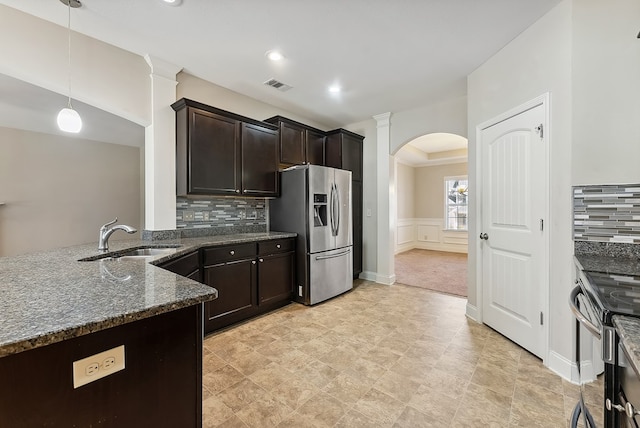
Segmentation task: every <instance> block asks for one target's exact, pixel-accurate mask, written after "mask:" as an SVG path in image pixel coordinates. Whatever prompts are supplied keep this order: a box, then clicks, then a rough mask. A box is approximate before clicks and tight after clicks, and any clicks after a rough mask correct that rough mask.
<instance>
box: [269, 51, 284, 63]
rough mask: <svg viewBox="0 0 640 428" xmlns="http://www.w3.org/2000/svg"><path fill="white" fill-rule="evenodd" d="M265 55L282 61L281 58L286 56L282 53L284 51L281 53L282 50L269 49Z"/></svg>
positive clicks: (273, 59)
mask: <svg viewBox="0 0 640 428" xmlns="http://www.w3.org/2000/svg"><path fill="white" fill-rule="evenodd" d="M265 55H266V56H267V58H269V59H270V60H271V61H280V60H282V59H283V58H284V55H282V53H280V52H278V51H276V50H271V51H267V53H265Z"/></svg>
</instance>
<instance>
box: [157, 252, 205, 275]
mask: <svg viewBox="0 0 640 428" xmlns="http://www.w3.org/2000/svg"><path fill="white" fill-rule="evenodd" d="M198 254H199V253H198V251H194V252H193V253H190V254H187V255H184V256H182V257H180V258H177V259H174V260H170V261H168V262H165V263H162V264H159V265H158V267H161V268H162V269H166V270H168V271H170V272H173V273H175V274H178V275H182V276H186V277H187V278H191V276H190V275H192V274H193V272H194V271H198V270H199V268H200V260H199V256H198ZM196 281H199V279H196Z"/></svg>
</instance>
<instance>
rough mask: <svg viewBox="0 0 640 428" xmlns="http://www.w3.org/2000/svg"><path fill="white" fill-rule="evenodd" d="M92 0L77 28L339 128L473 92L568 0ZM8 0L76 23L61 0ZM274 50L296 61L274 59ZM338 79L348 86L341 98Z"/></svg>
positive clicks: (78, 13) (77, 17) (77, 15)
mask: <svg viewBox="0 0 640 428" xmlns="http://www.w3.org/2000/svg"><path fill="white" fill-rule="evenodd" d="M82 2H83V6H82V7H81V8H80V9H74V10H73V11H72V28H73V29H74V31H79V32H81V33H84V34H86V35H88V36H91V37H94V38H97V39H100V40H103V41H105V42H107V43H110V44H113V45H116V46H119V47H121V48H123V49H126V50H129V51H131V52H134V53H137V54H139V55H144V54H151V55H153V56H156V57H159V58H162V59H164V60H166V61H169V62H172V63H174V64H176V65H178V66H181V67H183V68H184V70H185V71H186V72H188V73H190V74H193V75H195V76H198V77H200V78H203V79H205V80H208V81H211V82H213V83H216V84H218V85H220V86H223V87H226V88H228V89H231V90H234V91H236V92H239V93H241V94H245V95H248V96H250V97H253V98H256V99H258V100H261V101H264V102H266V103H269V104H272V105H274V106H277V107H280V108H282V109H285V110H288V111H291V112H295V113H297V114H299V115H301V116H304V117H308V118H309V119H312V120H314V121H317V122H319V123H324V124H326V125H327V126H328V127H339V126H344V125H347V124H350V123H354V122H358V121H361V120H365V119H369V118H371V116H372V115H375V114H379V113H384V112H388V111H391V112H398V111H403V110H407V109H410V108H413V107H417V106H420V105H425V104H430V103H434V102H437V101H439V100H442V99H446V98H450V97H455V96H461V95H465V93H466V76H467V75H468V74H469V73H471V72H472V71H473V70H474V69H475V68H477V67H478V66H479V65H481V64H482V63H483V62H484V61H485V60H486V59H487V58H489V57H490V56H491V55H493V54H494V53H495V52H497V51H498V50H499V49H501V48H502V47H503V46H505V45H506V44H507V43H508V42H509V41H511V40H512V39H513V38H514V37H515V36H517V35H518V34H519V33H520V32H522V31H523V30H524V29H525V28H527V27H528V26H529V25H531V24H532V23H533V22H534V21H536V20H537V19H538V18H540V17H541V16H542V15H543V14H544V13H546V12H547V11H548V10H550V9H551V8H552V7H553V6H555V5H556V4H558V3H559V2H560V0H483V1H479V0H398V1H392V0H269V1H266V0H183V2H182V5H181V6H179V7H170V6H168V5H166V4H164V3H163V2H161V1H160V0H108V1H105V0H82ZM0 3H1V4H4V5H7V6H10V7H13V8H15V9H18V10H21V11H24V12H26V13H29V14H31V15H35V16H37V17H40V18H42V19H45V20H48V21H51V22H54V23H57V24H59V25H62V26H66V19H67V9H66V7H65V6H64V5H62V3H61V2H60V1H59V0H28V1H25V0H0ZM269 49H279V50H281V51H282V53H283V54H284V55H285V56H286V58H285V60H284V61H281V62H280V63H273V62H269V61H268V60H267V59H266V58H265V55H264V54H265V52H266V51H267V50H269ZM270 78H275V79H278V80H280V81H282V82H284V83H286V84H289V85H291V86H293V89H291V90H289V91H287V92H279V91H277V90H275V89H273V88H271V87H267V86H264V85H263V82H264V81H266V80H268V79H270ZM336 83H337V84H339V85H341V86H342V88H343V92H342V93H341V94H340V95H331V94H329V93H328V92H327V87H328V86H329V85H330V84H336ZM0 89H2V90H6V87H2V88H0ZM0 96H1V97H2V99H4V98H5V97H4V94H3V93H0Z"/></svg>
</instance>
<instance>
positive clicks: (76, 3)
mask: <svg viewBox="0 0 640 428" xmlns="http://www.w3.org/2000/svg"><path fill="white" fill-rule="evenodd" d="M60 1H61V2H62V3H63V4H65V5H67V8H68V12H69V13H68V19H67V35H68V39H67V40H68V44H67V46H68V48H69V51H68V58H69V101H68V102H67V107H65V108H63V109H62V110H60V113H58V127H59V128H60V130H61V131H65V132H72V133H74V134H77V133H78V132H80V130H81V129H82V119H81V118H80V115H79V114H78V112H77V111H75V110H74V109H73V107H72V106H71V8H72V7H73V8H78V7H80V6H82V3H80V0H60Z"/></svg>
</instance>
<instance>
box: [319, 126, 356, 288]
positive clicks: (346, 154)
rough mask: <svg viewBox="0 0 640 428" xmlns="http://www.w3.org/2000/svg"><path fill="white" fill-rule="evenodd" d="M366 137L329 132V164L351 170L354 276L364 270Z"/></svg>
mask: <svg viewBox="0 0 640 428" xmlns="http://www.w3.org/2000/svg"><path fill="white" fill-rule="evenodd" d="M363 142H364V137H363V136H361V135H358V134H355V133H353V132H350V131H347V130H346V129H336V130H335V131H329V132H327V144H326V152H325V154H326V157H325V159H326V162H327V166H331V167H334V168H340V169H347V170H349V171H351V189H352V192H353V193H352V197H351V204H352V207H353V277H354V278H357V277H358V276H359V275H360V273H361V272H362V222H363V218H362V214H363V205H362V204H363V202H362V201H363V194H362V191H363V190H362V189H363V186H362V184H363V183H362V148H363V147H362V146H363Z"/></svg>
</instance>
